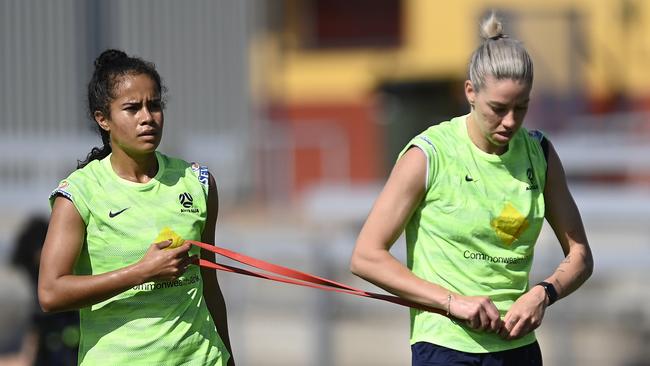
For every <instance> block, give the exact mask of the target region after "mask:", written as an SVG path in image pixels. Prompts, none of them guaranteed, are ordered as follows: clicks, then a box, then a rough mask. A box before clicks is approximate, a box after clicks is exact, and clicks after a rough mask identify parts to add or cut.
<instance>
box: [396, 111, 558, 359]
mask: <svg viewBox="0 0 650 366" xmlns="http://www.w3.org/2000/svg"><path fill="white" fill-rule="evenodd" d="M466 117H467V116H463V117H457V118H454V119H452V120H451V121H447V122H443V123H441V124H439V125H436V126H432V127H430V128H429V129H427V130H426V131H424V132H423V133H421V134H420V135H418V136H416V137H415V138H413V139H412V140H411V141H410V142H409V143H408V145H407V146H406V147H405V149H404V150H403V151H402V153H401V154H400V157H401V156H402V155H403V154H404V152H406V150H407V149H408V148H409V147H411V146H417V147H419V148H420V149H421V150H422V151H423V152H424V153H425V155H426V156H427V160H428V166H427V182H426V189H427V190H426V195H425V197H424V199H423V200H422V202H421V203H420V205H419V207H418V208H417V209H416V211H415V212H414V214H413V216H412V217H411V219H410V220H409V222H408V223H407V226H406V229H405V231H406V242H407V265H408V267H409V268H410V269H411V271H413V273H414V274H415V275H417V276H418V277H420V278H423V279H425V280H427V281H429V282H432V283H436V284H439V285H441V286H442V287H445V288H447V289H449V290H450V291H454V292H457V293H460V294H463V295H472V296H489V297H490V298H491V299H492V301H493V302H494V303H495V304H496V306H497V308H498V309H499V311H500V313H501V316H502V317H503V316H504V315H505V313H506V312H507V311H508V309H509V308H510V306H511V305H512V304H513V303H514V301H515V300H516V299H517V298H518V297H520V296H521V295H522V294H524V293H525V292H526V291H527V290H528V276H529V273H530V269H531V265H532V262H533V250H534V246H535V242H536V240H537V237H538V236H539V233H540V230H541V227H542V223H543V220H544V195H543V192H544V185H545V183H546V160H545V158H544V154H543V151H542V148H541V145H540V144H539V140H538V139H536V138H535V137H533V136H531V135H529V133H528V132H527V131H526V130H525V129H523V128H521V129H520V130H519V131H518V132H517V133H516V134H515V136H514V137H513V139H512V140H511V142H510V144H509V147H508V151H507V152H506V153H504V154H502V155H493V154H487V153H485V152H483V151H482V150H480V149H479V148H478V147H476V146H475V145H474V144H473V143H472V141H471V140H470V139H469V136H468V134H467V127H466ZM423 184H424V182H423ZM452 308H453V304H452ZM422 341H423V342H429V343H433V344H437V345H440V346H443V347H447V348H452V349H455V350H459V351H463V352H471V353H485V352H497V351H502V350H507V349H512V348H516V347H520V346H524V345H527V344H530V343H532V342H534V341H535V334H534V333H530V334H528V335H526V336H524V337H523V338H520V339H517V340H513V341H507V340H504V339H502V338H500V337H499V336H498V335H496V334H494V333H484V332H477V331H474V330H472V329H471V328H469V327H466V326H465V325H464V324H463V323H462V322H454V321H452V320H450V319H448V318H446V317H444V316H441V315H437V314H433V313H429V312H424V311H420V310H413V309H412V310H411V339H410V342H411V344H414V343H417V342H422Z"/></svg>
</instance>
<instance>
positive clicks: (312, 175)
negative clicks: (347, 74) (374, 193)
mask: <svg viewBox="0 0 650 366" xmlns="http://www.w3.org/2000/svg"><path fill="white" fill-rule="evenodd" d="M282 110H283V112H284V113H283V114H284V115H283V119H284V120H285V121H287V122H286V123H287V124H288V128H289V131H290V133H292V132H297V131H298V130H299V129H301V127H308V126H309V125H310V124H311V125H313V126H315V127H317V126H319V125H322V124H323V122H326V123H327V124H331V125H332V126H333V127H334V128H335V129H336V130H338V131H339V132H341V134H342V135H344V136H345V139H346V140H347V146H348V152H349V159H348V161H347V162H341V164H342V165H341V166H342V167H345V165H347V166H348V167H347V169H345V171H344V175H345V176H347V177H342V179H341V181H339V182H333V183H343V182H345V181H347V182H350V183H352V184H355V183H368V182H372V181H375V180H376V179H377V178H380V177H381V176H382V174H383V167H382V166H381V164H382V161H383V155H382V154H383V150H382V149H381V148H380V144H381V142H382V140H383V138H382V134H381V129H380V125H378V124H377V123H376V122H375V114H376V111H375V108H374V104H373V103H372V102H371V101H370V100H362V101H357V102H348V103H318V104H316V103H314V104H310V103H305V104H287V105H285V106H283V108H282ZM316 131H318V130H317V129H316ZM316 133H317V132H316ZM294 135H295V136H298V135H297V134H294ZM313 138H318V136H313ZM321 153H322V151H319V150H318V149H317V148H316V147H315V146H314V147H312V146H300V145H297V146H296V148H295V149H294V151H293V158H294V166H293V171H294V176H293V192H294V193H297V192H300V191H302V190H303V189H304V188H306V187H308V186H309V185H311V184H318V183H323V178H326V177H324V176H323V174H324V171H323V168H324V167H323V166H322V161H321V158H322V156H321Z"/></svg>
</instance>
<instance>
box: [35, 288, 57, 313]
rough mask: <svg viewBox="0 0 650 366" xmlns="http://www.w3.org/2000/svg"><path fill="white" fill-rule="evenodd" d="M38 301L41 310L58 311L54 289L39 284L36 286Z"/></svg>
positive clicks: (47, 311) (46, 311) (45, 311)
mask: <svg viewBox="0 0 650 366" xmlns="http://www.w3.org/2000/svg"><path fill="white" fill-rule="evenodd" d="M38 303H39V305H40V306H41V310H43V312H44V313H53V312H56V311H60V310H59V309H58V305H57V301H56V296H55V294H54V291H53V290H51V289H46V288H44V287H43V286H40V285H39V287H38Z"/></svg>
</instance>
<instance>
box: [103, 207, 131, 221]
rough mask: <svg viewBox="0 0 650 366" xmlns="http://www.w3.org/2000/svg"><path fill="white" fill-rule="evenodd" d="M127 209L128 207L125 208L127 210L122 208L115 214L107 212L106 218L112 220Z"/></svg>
mask: <svg viewBox="0 0 650 366" xmlns="http://www.w3.org/2000/svg"><path fill="white" fill-rule="evenodd" d="M128 209H129V207H127V208H123V209H121V210H119V211H117V212H113V211H108V217H110V218H113V217H115V216H117V215H119V214H121V213H122V212H124V211H126V210H128Z"/></svg>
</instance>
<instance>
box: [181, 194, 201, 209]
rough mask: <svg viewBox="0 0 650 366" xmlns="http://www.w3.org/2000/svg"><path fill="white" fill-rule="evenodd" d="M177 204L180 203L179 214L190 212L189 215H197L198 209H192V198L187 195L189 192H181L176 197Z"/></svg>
mask: <svg viewBox="0 0 650 366" xmlns="http://www.w3.org/2000/svg"><path fill="white" fill-rule="evenodd" d="M178 202H180V204H181V206H182V207H183V208H181V213H185V212H191V213H198V212H199V209H198V208H196V207H194V198H192V195H191V194H189V192H183V193H181V194H180V195H178Z"/></svg>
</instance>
